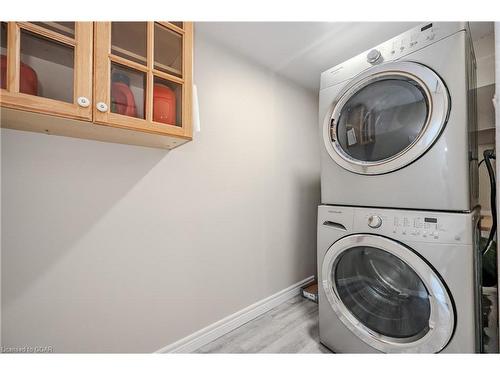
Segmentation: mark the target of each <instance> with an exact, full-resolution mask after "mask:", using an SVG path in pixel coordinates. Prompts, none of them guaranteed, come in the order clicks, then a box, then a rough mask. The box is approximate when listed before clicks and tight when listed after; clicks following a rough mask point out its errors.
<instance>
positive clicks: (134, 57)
mask: <svg viewBox="0 0 500 375" xmlns="http://www.w3.org/2000/svg"><path fill="white" fill-rule="evenodd" d="M113 51H116V52H118V53H119V54H120V55H116V54H114V53H113ZM111 56H114V57H118V58H122V57H123V56H128V57H130V58H132V60H133V61H137V60H139V61H141V62H142V63H143V65H144V66H146V65H147V59H146V58H145V57H144V56H141V55H139V54H137V53H134V52H131V51H129V50H126V49H125V48H121V47H118V46H114V45H113V46H111ZM154 66H155V67H156V68H160V70H165V71H167V72H168V73H170V74H174V75H177V76H182V71H181V70H179V69H175V68H172V67H171V66H168V65H165V64H161V63H159V62H155V63H154Z"/></svg>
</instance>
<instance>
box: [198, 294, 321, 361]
mask: <svg viewBox="0 0 500 375" xmlns="http://www.w3.org/2000/svg"><path fill="white" fill-rule="evenodd" d="M197 353H330V351H329V350H328V349H327V348H326V347H324V346H323V345H321V344H320V342H319V333H318V305H317V304H315V303H314V302H312V301H309V300H306V299H305V298H303V297H302V296H297V297H294V298H292V299H290V300H288V301H286V302H285V303H283V304H281V305H279V306H277V307H275V308H274V309H272V310H270V311H268V312H267V313H265V314H263V315H261V316H259V317H257V318H255V319H254V320H252V321H250V322H248V323H246V324H245V325H243V326H241V327H238V328H237V329H235V330H233V331H231V332H229V333H227V334H225V335H224V336H222V337H219V338H218V339H217V340H215V341H212V342H211V343H209V344H207V345H205V346H203V347H201V348H200V349H199V350H198V351H197Z"/></svg>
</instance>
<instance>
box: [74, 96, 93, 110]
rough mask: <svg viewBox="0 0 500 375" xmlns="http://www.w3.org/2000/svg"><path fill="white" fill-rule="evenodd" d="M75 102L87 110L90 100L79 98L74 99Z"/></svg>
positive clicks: (83, 97)
mask: <svg viewBox="0 0 500 375" xmlns="http://www.w3.org/2000/svg"><path fill="white" fill-rule="evenodd" d="M76 101H77V103H78V105H79V106H80V107H83V108H87V107H88V106H89V105H90V100H89V99H88V98H86V97H85V96H79V97H78V99H76Z"/></svg>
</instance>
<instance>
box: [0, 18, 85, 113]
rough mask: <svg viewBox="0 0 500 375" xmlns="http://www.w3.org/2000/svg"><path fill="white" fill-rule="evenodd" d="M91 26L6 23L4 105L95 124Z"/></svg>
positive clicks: (3, 78)
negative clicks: (93, 120) (92, 121)
mask: <svg viewBox="0 0 500 375" xmlns="http://www.w3.org/2000/svg"><path fill="white" fill-rule="evenodd" d="M92 37H93V26H92V23H91V22H8V23H5V22H3V23H2V45H1V90H2V97H1V104H2V106H5V107H11V108H17V109H24V110H28V111H32V112H40V113H45V114H50V115H56V116H63V117H70V118H76V119H85V120H91V119H92V108H91V103H92Z"/></svg>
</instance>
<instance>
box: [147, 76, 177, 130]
mask: <svg viewBox="0 0 500 375" xmlns="http://www.w3.org/2000/svg"><path fill="white" fill-rule="evenodd" d="M175 105H176V98H175V92H174V90H172V89H171V88H170V87H168V86H165V85H162V84H160V83H156V84H155V86H154V90H153V121H156V122H161V123H164V124H169V125H176V121H175V120H176V107H175Z"/></svg>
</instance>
